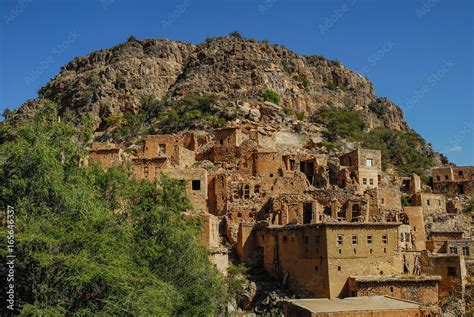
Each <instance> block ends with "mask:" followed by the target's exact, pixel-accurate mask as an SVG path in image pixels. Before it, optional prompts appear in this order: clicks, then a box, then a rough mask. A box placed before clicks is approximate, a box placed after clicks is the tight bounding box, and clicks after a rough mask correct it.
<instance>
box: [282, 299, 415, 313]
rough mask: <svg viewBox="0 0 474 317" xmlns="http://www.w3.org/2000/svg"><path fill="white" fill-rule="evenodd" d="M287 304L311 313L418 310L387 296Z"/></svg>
mask: <svg viewBox="0 0 474 317" xmlns="http://www.w3.org/2000/svg"><path fill="white" fill-rule="evenodd" d="M288 302H289V303H291V304H292V305H296V306H299V307H301V308H304V309H306V310H308V311H310V312H312V313H335V312H352V311H354V312H356V311H384V310H404V309H420V305H419V304H417V303H415V302H410V301H405V300H401V299H396V298H393V297H388V296H362V297H348V298H344V299H340V298H335V299H327V298H324V299H295V300H289V301H288Z"/></svg>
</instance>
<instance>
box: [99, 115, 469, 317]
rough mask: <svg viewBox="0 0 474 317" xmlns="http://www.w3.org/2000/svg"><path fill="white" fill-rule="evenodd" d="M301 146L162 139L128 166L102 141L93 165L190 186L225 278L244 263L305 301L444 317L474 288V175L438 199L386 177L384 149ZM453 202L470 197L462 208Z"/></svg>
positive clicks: (264, 132)
mask: <svg viewBox="0 0 474 317" xmlns="http://www.w3.org/2000/svg"><path fill="white" fill-rule="evenodd" d="M288 140H292V141H291V142H290V141H288ZM295 140H296V141H295ZM298 140H299V139H297V138H296V137H294V136H292V135H290V133H289V132H279V131H277V130H276V129H274V128H271V127H261V126H256V125H245V124H242V125H240V126H238V127H227V128H223V129H216V130H214V131H212V132H210V133H204V132H199V133H197V132H191V131H190V132H185V133H180V134H174V135H150V136H147V137H145V138H144V140H143V146H142V148H141V149H140V150H138V151H136V153H135V154H134V155H133V156H131V157H127V158H124V157H123V155H122V150H121V148H120V147H119V146H114V145H110V144H108V145H105V144H96V143H95V144H94V145H93V147H92V148H91V150H90V160H92V161H97V162H99V164H101V165H102V166H103V167H104V168H108V167H110V166H112V165H114V164H115V165H118V164H125V163H126V162H129V163H131V166H132V170H133V175H134V176H135V177H136V178H137V179H147V180H149V181H152V182H156V184H157V186H160V179H161V176H162V175H167V176H169V177H171V178H174V179H177V180H179V181H181V182H182V183H183V185H184V187H185V189H186V192H187V196H188V198H189V201H190V203H191V205H192V209H193V211H192V212H191V213H190V214H192V215H196V216H198V217H200V218H201V219H202V222H203V225H204V232H203V235H202V241H203V243H204V244H205V245H206V246H207V247H208V248H209V252H210V259H211V261H212V263H214V264H215V265H216V266H217V267H218V268H219V269H220V270H221V271H223V272H225V271H226V268H227V266H228V263H229V262H230V261H235V260H236V259H233V258H231V256H232V254H236V255H237V256H238V261H241V262H244V263H247V265H250V266H257V267H261V268H263V269H264V270H265V271H266V272H267V273H268V275H269V276H270V277H271V278H273V279H275V280H277V281H280V283H281V284H282V285H284V286H285V287H288V288H289V289H291V290H292V291H293V292H294V293H295V294H297V295H298V296H303V297H311V298H326V299H329V300H335V299H338V298H348V297H360V298H365V297H366V296H369V297H374V296H390V297H393V298H398V299H400V300H406V301H412V302H416V303H418V305H421V306H420V307H423V309H425V310H424V311H427V312H428V313H430V312H431V313H432V315H433V316H435V315H437V312H438V308H437V305H438V298H439V297H440V296H444V294H446V293H448V292H449V291H451V290H452V289H453V288H454V287H457V286H458V285H461V286H462V288H463V289H464V288H465V287H467V283H468V282H467V276H468V275H469V271H468V268H469V267H474V265H471V266H470V263H471V264H472V263H473V261H472V260H473V258H472V254H473V252H474V250H473V249H472V248H473V240H472V239H471V235H470V232H466V230H464V229H465V228H464V227H462V226H461V227H462V228H461V227H460V225H459V224H460V223H462V221H461V220H460V219H461V218H460V217H462V214H463V213H462V212H459V210H460V208H461V207H460V206H461V205H460V204H462V202H463V199H464V198H462V197H464V196H466V195H467V193H470V192H472V186H471V185H472V171H473V169H472V168H471V167H463V168H455V167H448V168H442V169H434V170H433V184H432V185H433V187H432V189H431V188H429V187H427V186H426V185H423V184H422V182H421V179H420V177H418V176H417V175H415V174H413V175H411V176H410V177H396V176H393V175H389V174H387V173H386V172H384V171H383V170H382V158H381V153H380V151H377V150H370V149H364V148H354V149H353V150H352V151H350V152H348V153H346V154H343V155H341V156H339V157H333V156H330V155H328V154H325V153H320V152H318V150H317V148H314V146H313V145H314V144H313V143H314V142H313V143H312V142H311V140H309V141H298ZM293 141H294V142H293ZM308 144H309V145H308ZM461 187H462V188H461ZM446 194H448V195H458V196H459V195H464V196H462V197H461V198H460V200H459V201H460V203H457V201H454V200H446V198H445V195H446ZM403 200H404V203H403V205H402V201H403ZM456 204H457V205H456ZM456 208H457V209H456ZM473 219H474V218H473ZM473 222H474V221H473ZM234 251H235V252H234ZM384 316H385V315H384Z"/></svg>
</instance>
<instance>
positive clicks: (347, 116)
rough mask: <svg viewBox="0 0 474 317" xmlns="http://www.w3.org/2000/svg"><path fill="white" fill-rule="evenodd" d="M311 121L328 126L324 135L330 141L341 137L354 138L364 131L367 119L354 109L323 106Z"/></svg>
mask: <svg viewBox="0 0 474 317" xmlns="http://www.w3.org/2000/svg"><path fill="white" fill-rule="evenodd" d="M311 121H312V122H314V123H318V124H322V125H324V126H325V127H326V131H325V132H324V133H323V136H324V137H325V138H326V139H327V140H328V141H330V142H335V141H337V140H338V139H340V138H345V139H349V140H354V139H356V138H358V137H359V135H360V134H361V133H362V132H363V131H364V128H365V121H364V120H363V119H362V118H361V116H360V114H359V113H357V112H356V111H353V110H347V109H339V108H333V107H323V108H321V109H319V110H318V111H316V112H315V113H314V114H313V115H312V117H311Z"/></svg>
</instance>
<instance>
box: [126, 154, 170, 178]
mask: <svg viewBox="0 0 474 317" xmlns="http://www.w3.org/2000/svg"><path fill="white" fill-rule="evenodd" d="M132 167H133V175H134V176H135V178H137V179H146V180H149V181H151V182H154V181H155V180H157V179H158V178H159V177H160V175H161V172H162V170H163V169H166V168H169V167H170V162H169V159H168V158H166V157H155V158H134V159H132Z"/></svg>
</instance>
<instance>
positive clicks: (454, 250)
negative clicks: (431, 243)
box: [449, 247, 458, 254]
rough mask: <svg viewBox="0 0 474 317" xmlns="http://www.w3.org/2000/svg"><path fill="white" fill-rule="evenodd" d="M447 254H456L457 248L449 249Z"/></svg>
mask: <svg viewBox="0 0 474 317" xmlns="http://www.w3.org/2000/svg"><path fill="white" fill-rule="evenodd" d="M449 253H450V254H458V248H457V247H449Z"/></svg>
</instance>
